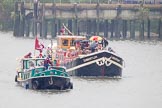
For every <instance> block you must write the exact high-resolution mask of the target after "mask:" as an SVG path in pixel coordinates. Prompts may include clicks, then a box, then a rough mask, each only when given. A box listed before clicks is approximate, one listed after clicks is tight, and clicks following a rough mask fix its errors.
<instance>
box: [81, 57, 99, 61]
mask: <svg viewBox="0 0 162 108" xmlns="http://www.w3.org/2000/svg"><path fill="white" fill-rule="evenodd" d="M96 58H97V56H93V57H90V58H86V59H83V62H87V61H91V60H94V59H96Z"/></svg>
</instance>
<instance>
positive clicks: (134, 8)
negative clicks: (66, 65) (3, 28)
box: [13, 1, 162, 40]
mask: <svg viewBox="0 0 162 108" xmlns="http://www.w3.org/2000/svg"><path fill="white" fill-rule="evenodd" d="M62 23H64V24H65V25H66V26H67V27H68V28H69V30H70V31H72V32H73V33H74V34H76V35H82V34H85V35H103V36H105V37H107V38H122V39H136V38H138V39H141V40H143V39H145V38H147V39H151V38H154V37H156V38H157V39H162V4H144V3H140V4H123V3H117V4H100V3H93V4H85V3H41V2H38V1H37V2H33V3H28V2H15V22H14V24H15V25H14V33H13V34H14V36H16V37H29V36H36V35H38V34H39V35H40V37H42V38H47V36H50V37H51V38H55V37H56V35H57V34H58V35H59V34H60V29H61V27H62Z"/></svg>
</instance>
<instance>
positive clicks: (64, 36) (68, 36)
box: [57, 35, 86, 39]
mask: <svg viewBox="0 0 162 108" xmlns="http://www.w3.org/2000/svg"><path fill="white" fill-rule="evenodd" d="M57 38H77V39H79V38H86V37H85V36H71V35H59V36H57Z"/></svg>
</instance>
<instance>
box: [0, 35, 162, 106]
mask: <svg viewBox="0 0 162 108" xmlns="http://www.w3.org/2000/svg"><path fill="white" fill-rule="evenodd" d="M40 41H42V42H43V43H44V44H45V45H48V44H49V43H50V40H44V39H41V40H40ZM109 43H110V46H112V48H113V49H114V50H115V51H116V52H117V53H118V54H119V55H120V56H121V57H122V58H123V59H124V60H125V68H124V69H123V76H122V78H121V79H118V80H115V79H86V78H77V77H73V78H72V81H73V84H74V89H73V90H71V91H62V92H60V91H48V90H46V91H34V90H25V89H24V88H22V87H19V86H17V84H16V83H15V82H14V77H15V74H16V72H15V71H16V64H17V61H16V59H17V58H19V57H21V56H23V55H25V54H26V53H28V52H29V51H31V52H33V49H34V39H24V38H15V37H13V36H12V33H2V32H0V49H1V50H0V108H161V107H162V42H159V41H142V42H141V41H130V40H126V41H111V42H109Z"/></svg>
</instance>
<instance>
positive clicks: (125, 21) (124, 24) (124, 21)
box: [122, 20, 127, 39]
mask: <svg viewBox="0 0 162 108" xmlns="http://www.w3.org/2000/svg"><path fill="white" fill-rule="evenodd" d="M122 36H123V39H126V37H127V20H123V29H122Z"/></svg>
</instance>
